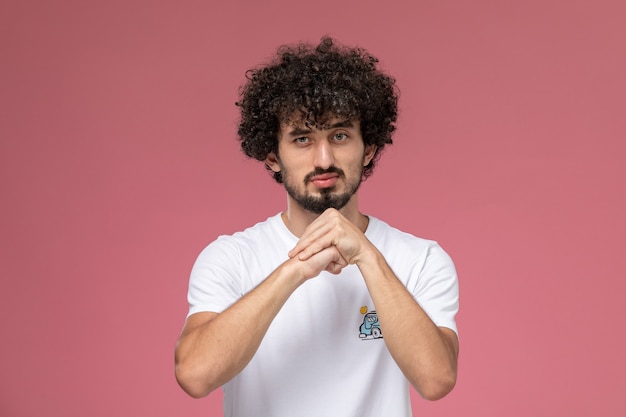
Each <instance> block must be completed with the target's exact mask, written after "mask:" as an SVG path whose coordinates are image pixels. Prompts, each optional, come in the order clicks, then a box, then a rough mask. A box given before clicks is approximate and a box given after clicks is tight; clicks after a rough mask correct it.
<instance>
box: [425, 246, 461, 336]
mask: <svg viewBox="0 0 626 417" xmlns="http://www.w3.org/2000/svg"><path fill="white" fill-rule="evenodd" d="M414 296H415V298H416V300H417V302H418V303H419V304H420V305H421V306H422V308H423V309H424V310H425V311H426V313H427V314H428V315H429V316H430V318H431V319H432V321H433V322H434V323H435V324H436V325H437V326H440V327H447V328H449V329H452V330H453V331H454V332H455V333H457V334H458V331H457V326H456V319H455V317H456V314H457V312H458V310H459V284H458V278H457V273H456V268H455V267H454V263H453V262H452V259H451V258H450V256H449V255H448V254H447V253H446V252H445V251H444V250H443V249H442V248H441V246H439V245H438V244H437V243H436V242H431V244H430V245H429V246H428V252H427V254H426V258H425V261H424V264H423V265H422V268H421V270H420V271H419V274H418V279H417V282H416V286H415V288H414Z"/></svg>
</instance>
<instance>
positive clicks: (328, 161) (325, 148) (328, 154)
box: [313, 140, 335, 169]
mask: <svg viewBox="0 0 626 417" xmlns="http://www.w3.org/2000/svg"><path fill="white" fill-rule="evenodd" d="M334 162H335V160H334V158H333V150H332V147H331V145H330V143H329V142H328V141H327V140H320V141H318V142H317V143H316V144H315V160H314V161H313V164H314V165H315V168H322V169H328V168H330V167H331V166H333V164H334Z"/></svg>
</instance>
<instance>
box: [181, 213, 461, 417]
mask: <svg viewBox="0 0 626 417" xmlns="http://www.w3.org/2000/svg"><path fill="white" fill-rule="evenodd" d="M369 219H370V220H369V225H368V228H367V231H366V232H365V235H366V237H367V238H368V239H369V240H370V241H371V242H372V243H373V244H374V246H376V247H377V248H378V250H379V251H380V252H381V253H382V254H383V256H384V257H385V259H386V260H387V263H388V264H389V266H390V267H391V269H392V270H393V271H394V273H395V274H396V276H397V277H398V279H400V281H402V283H403V284H404V285H405V287H406V288H407V289H408V291H409V292H410V293H411V294H413V296H414V297H415V299H416V300H417V302H418V303H419V304H420V305H421V306H422V308H423V309H424V310H425V311H426V312H427V313H428V315H429V316H430V317H431V319H432V320H433V321H434V323H435V324H436V325H437V326H443V327H448V328H450V329H452V330H454V331H455V332H456V331H457V329H456V323H455V315H456V312H457V310H458V283H457V276H456V271H455V268H454V265H453V263H452V261H451V259H450V257H449V256H448V255H447V254H446V253H445V252H444V251H443V249H441V247H440V246H439V245H438V244H437V243H436V242H433V241H429V240H424V239H420V238H417V237H415V236H412V235H409V234H407V233H403V232H401V231H399V230H397V229H394V228H392V227H390V226H389V225H387V224H386V223H385V222H383V221H381V220H378V219H376V218H374V217H371V216H370V218H369ZM297 241H298V238H297V237H296V236H294V235H293V234H292V233H291V232H290V231H289V229H287V227H286V226H285V224H284V223H283V221H282V218H281V216H280V214H278V215H276V216H273V217H270V218H269V219H267V220H266V221H265V222H261V223H258V224H257V225H255V226H253V227H251V228H249V229H246V230H245V231H243V232H238V233H235V234H234V235H232V236H220V237H219V238H218V239H217V240H216V241H214V242H213V243H211V244H210V245H209V246H207V247H206V248H205V249H204V250H203V251H202V252H201V254H200V255H199V257H198V259H197V261H196V263H195V265H194V267H193V270H192V272H191V278H190V284H189V297H188V298H189V305H190V308H189V315H191V314H194V313H198V312H203V311H213V312H222V311H223V310H225V309H226V308H228V306H230V305H231V304H233V303H234V302H236V301H237V300H238V299H239V298H241V297H242V296H243V295H244V294H246V293H247V292H248V291H250V290H251V289H253V288H254V287H256V286H257V285H258V284H259V283H260V282H262V281H263V280H264V279H265V278H266V277H267V276H268V275H270V273H271V272H272V271H274V270H275V269H276V268H277V267H278V266H279V265H280V264H281V263H283V262H284V261H286V260H287V258H288V257H287V252H288V251H289V250H291V249H292V248H293V247H294V246H295V245H296V243H297ZM381 332H384V329H380V327H379V326H378V320H377V316H376V312H375V306H374V305H373V302H372V298H371V297H370V294H369V292H368V291H367V287H366V286H365V282H364V280H363V277H362V276H361V273H360V271H359V269H358V268H357V267H356V266H354V265H350V266H348V267H346V268H344V269H343V271H342V272H341V274H340V275H332V274H329V273H327V272H322V273H321V274H320V275H319V276H318V277H316V278H313V279H310V280H308V281H307V282H305V283H304V284H303V285H301V286H300V287H299V288H298V289H296V291H295V292H294V293H293V294H292V295H291V297H290V298H289V299H288V300H287V302H286V303H285V305H284V306H283V307H282V309H281V310H280V312H279V313H278V315H277V316H276V318H275V319H274V321H273V322H272V324H271V325H270V328H269V329H268V332H267V334H266V335H265V337H264V339H263V341H262V342H261V345H260V347H259V349H258V351H257V352H256V354H255V355H254V357H253V358H252V360H251V361H250V363H249V364H248V365H247V366H246V368H245V369H244V370H243V371H242V372H241V373H240V374H239V375H237V376H236V377H235V378H234V379H232V380H231V381H230V382H228V383H227V384H225V385H224V387H223V388H224V412H225V416H226V417H248V416H254V417H307V416H315V417H324V416H329V417H330V416H332V417H335V416H341V417H350V416H354V417H368V416H372V417H374V416H376V417H379V416H385V417H408V416H411V404H410V400H409V386H408V381H407V380H406V378H405V377H404V375H403V374H402V372H401V371H400V369H399V368H398V366H397V365H396V363H395V361H394V360H393V358H392V357H391V355H390V354H389V351H388V350H387V348H386V345H385V343H384V333H382V336H381Z"/></svg>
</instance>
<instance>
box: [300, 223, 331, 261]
mask: <svg viewBox="0 0 626 417" xmlns="http://www.w3.org/2000/svg"><path fill="white" fill-rule="evenodd" d="M330 233H332V228H331V227H328V225H327V224H325V223H322V224H319V223H315V222H314V223H312V224H311V225H309V227H307V229H306V230H305V231H304V234H303V235H302V236H301V237H300V240H298V243H296V246H294V247H293V249H291V250H290V251H289V253H288V255H289V257H291V258H293V257H294V256H296V255H298V254H300V253H301V252H303V251H305V250H307V249H310V247H311V246H314V247H313V248H312V250H308V251H307V252H306V257H305V258H304V259H306V258H308V257H309V256H311V255H313V254H314V253H317V252H319V251H320V250H321V249H323V248H325V247H328V246H332V243H333V241H334V240H336V238H332V237H330V238H329V237H328V236H327V235H329V234H330ZM335 243H336V242H335Z"/></svg>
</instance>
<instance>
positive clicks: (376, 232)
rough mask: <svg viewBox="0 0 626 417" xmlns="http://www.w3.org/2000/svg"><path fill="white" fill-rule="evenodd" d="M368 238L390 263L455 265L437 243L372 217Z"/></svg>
mask: <svg viewBox="0 0 626 417" xmlns="http://www.w3.org/2000/svg"><path fill="white" fill-rule="evenodd" d="M366 236H367V237H368V239H370V241H371V242H372V243H373V244H374V246H376V247H377V248H378V250H380V251H381V253H382V254H383V256H385V258H386V259H387V261H389V262H392V263H395V262H401V263H404V262H408V263H413V264H415V263H417V264H421V265H423V266H424V265H426V264H431V265H439V266H444V265H445V266H448V265H450V266H452V265H453V263H452V259H451V258H450V256H449V255H448V254H447V253H446V251H445V250H444V249H443V248H442V247H441V246H440V245H439V243H438V242H437V241H435V240H432V239H425V238H422V237H418V236H415V235H413V234H411V233H408V232H404V231H402V230H399V229H397V228H395V227H392V226H390V225H389V224H387V223H386V222H384V221H383V220H380V219H377V218H375V217H371V216H370V226H369V227H368V230H367V232H366Z"/></svg>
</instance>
